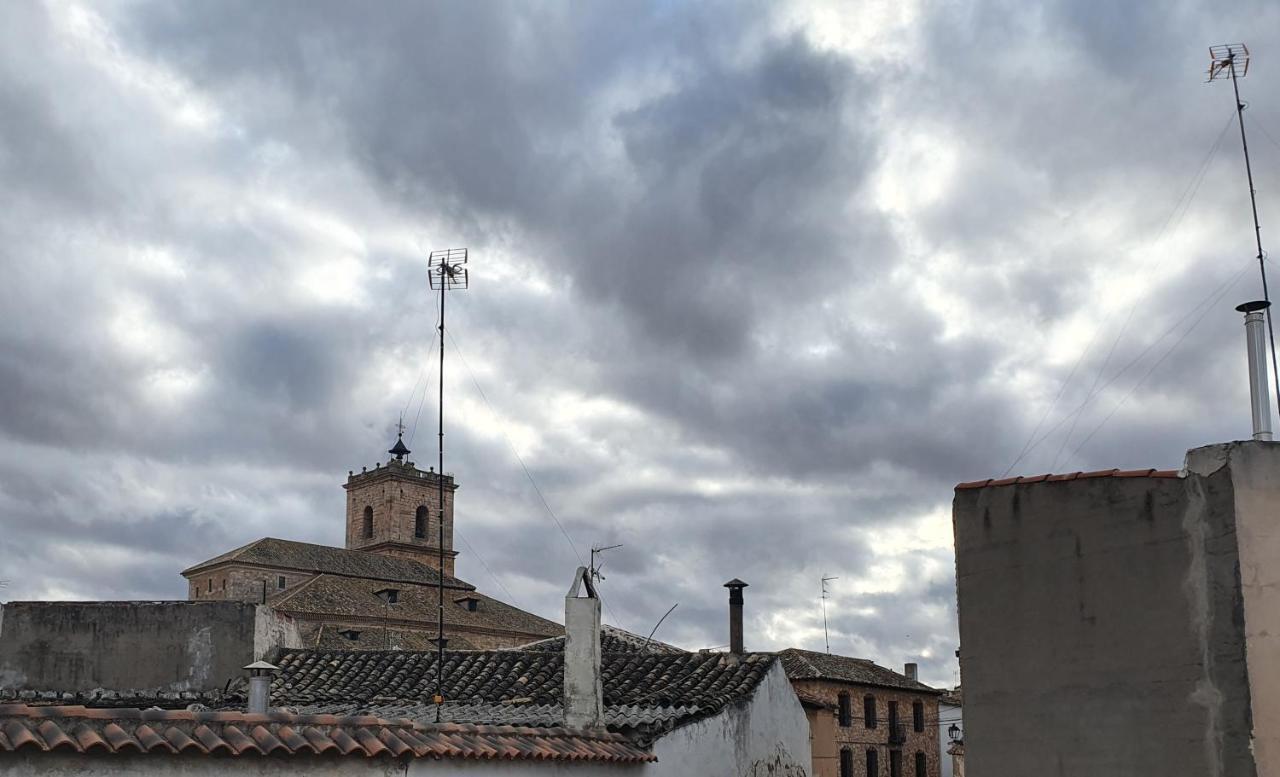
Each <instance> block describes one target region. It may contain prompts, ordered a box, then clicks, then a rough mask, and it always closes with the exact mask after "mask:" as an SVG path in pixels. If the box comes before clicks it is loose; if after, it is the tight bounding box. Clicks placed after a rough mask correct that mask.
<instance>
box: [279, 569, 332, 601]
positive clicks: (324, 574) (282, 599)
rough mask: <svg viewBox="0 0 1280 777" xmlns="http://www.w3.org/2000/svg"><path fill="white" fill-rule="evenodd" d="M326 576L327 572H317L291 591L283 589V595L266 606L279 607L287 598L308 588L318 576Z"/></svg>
mask: <svg viewBox="0 0 1280 777" xmlns="http://www.w3.org/2000/svg"><path fill="white" fill-rule="evenodd" d="M328 576H329V573H328V572H317V573H316V574H315V575H314V576H312V577H311V578H309V579H308V580H307V581H306V582H304V583H303V584H302V585H300V586H296V587H294V589H293V590H292V591H289V590H286V591H285V594H284V596H282V597H280V598H279V599H276V600H275V602H273V603H271V604H269V605H267V606H268V607H279V606H280V605H282V604H284V603H285V602H287V601H289V600H290V599H292V598H293V597H295V596H297V595H298V594H300V593H302V592H303V591H305V590H307V589H308V588H310V587H311V586H312V585H315V583H316V581H317V580H319V579H320V578H322V577H328Z"/></svg>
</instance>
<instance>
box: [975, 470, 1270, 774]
mask: <svg viewBox="0 0 1280 777" xmlns="http://www.w3.org/2000/svg"><path fill="white" fill-rule="evenodd" d="M1233 501H1234V493H1233V487H1232V483H1231V482H1230V478H1229V476H1228V474H1227V471H1226V470H1225V469H1224V470H1220V471H1218V472H1216V473H1214V474H1212V475H1209V476H1207V477H1198V476H1196V477H1192V478H1187V479H1185V480H1184V479H1180V478H1149V477H1124V478H1118V477H1099V478H1089V479H1079V480H1071V481H1048V482H1039V483H1031V484H1022V485H1004V486H988V487H986V488H981V489H973V490H968V489H966V490H960V491H957V493H956V497H955V503H954V526H955V537H956V572H957V592H958V595H959V606H960V641H961V645H962V646H963V648H962V652H961V673H962V676H963V678H964V688H965V724H966V726H965V728H966V731H965V761H966V764H965V766H966V770H967V771H969V772H971V773H973V774H981V775H983V777H1001V776H1002V775H1008V776H1009V777H1015V776H1017V777H1021V775H1026V774H1046V773H1047V774H1056V775H1089V776H1090V777H1099V776H1102V777H1107V776H1114V777H1122V776H1123V777H1145V776H1147V775H1150V776H1151V777H1155V776H1156V775H1159V776H1160V777H1170V776H1176V775H1187V776H1188V777H1191V776H1192V775H1194V776H1195V777H1205V776H1207V775H1231V776H1232V777H1246V776H1250V775H1253V774H1255V771H1254V767H1253V761H1252V758H1251V756H1250V752H1249V744H1250V742H1249V714H1250V713H1249V686H1248V678H1247V674H1246V670H1245V642H1244V638H1243V634H1242V631H1241V629H1240V619H1241V600H1240V595H1239V586H1238V584H1237V582H1236V581H1237V578H1236V575H1237V551H1236V547H1237V544H1236V536H1235V526H1234V520H1233V515H1234V508H1233Z"/></svg>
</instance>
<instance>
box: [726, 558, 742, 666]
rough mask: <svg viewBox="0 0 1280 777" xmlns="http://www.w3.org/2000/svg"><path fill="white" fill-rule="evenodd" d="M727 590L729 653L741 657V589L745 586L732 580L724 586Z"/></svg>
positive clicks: (735, 579)
mask: <svg viewBox="0 0 1280 777" xmlns="http://www.w3.org/2000/svg"><path fill="white" fill-rule="evenodd" d="M724 587H725V588H728V589H729V652H730V653H732V654H734V655H741V654H742V653H743V652H744V648H743V644H742V589H744V588H746V587H747V584H746V583H744V582H742V581H741V580H739V579H738V578H736V577H735V578H734V579H732V580H730V581H729V582H727V583H725V584H724Z"/></svg>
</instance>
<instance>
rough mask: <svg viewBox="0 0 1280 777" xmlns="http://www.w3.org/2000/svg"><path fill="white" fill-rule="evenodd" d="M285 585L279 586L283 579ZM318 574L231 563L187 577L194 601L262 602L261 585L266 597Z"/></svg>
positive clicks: (188, 591)
mask: <svg viewBox="0 0 1280 777" xmlns="http://www.w3.org/2000/svg"><path fill="white" fill-rule="evenodd" d="M282 577H283V578H284V583H285V584H284V586H283V587H281V586H280V578H282ZM313 577H315V573H313V572H290V571H284V570H275V569H262V568H260V567H251V566H240V565H230V566H225V567H219V568H216V569H212V570H209V571H208V572H203V573H201V574H198V575H196V576H195V577H192V578H189V579H188V580H187V598H188V599H189V600H191V601H193V602H195V601H232V602H258V603H261V602H262V587H263V584H264V583H265V584H266V591H267V596H271V595H272V594H275V593H277V592H278V591H282V590H285V589H288V588H292V587H294V586H296V585H298V584H299V583H304V582H306V581H307V580H310V579H311V578H313Z"/></svg>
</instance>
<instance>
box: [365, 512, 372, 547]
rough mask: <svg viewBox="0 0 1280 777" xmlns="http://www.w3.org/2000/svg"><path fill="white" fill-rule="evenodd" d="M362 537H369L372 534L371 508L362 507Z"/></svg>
mask: <svg viewBox="0 0 1280 777" xmlns="http://www.w3.org/2000/svg"><path fill="white" fill-rule="evenodd" d="M363 534H364V538H365V539H369V538H370V537H372V536H373V508H372V507H366V508H364V532H363Z"/></svg>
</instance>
